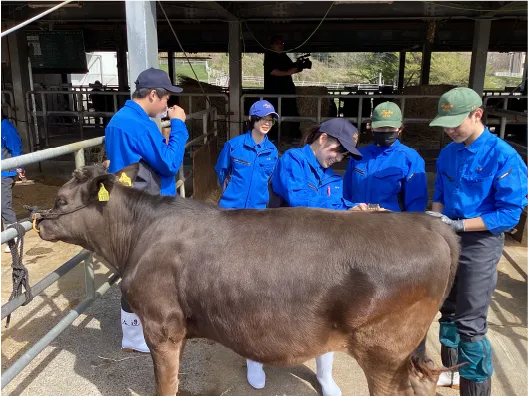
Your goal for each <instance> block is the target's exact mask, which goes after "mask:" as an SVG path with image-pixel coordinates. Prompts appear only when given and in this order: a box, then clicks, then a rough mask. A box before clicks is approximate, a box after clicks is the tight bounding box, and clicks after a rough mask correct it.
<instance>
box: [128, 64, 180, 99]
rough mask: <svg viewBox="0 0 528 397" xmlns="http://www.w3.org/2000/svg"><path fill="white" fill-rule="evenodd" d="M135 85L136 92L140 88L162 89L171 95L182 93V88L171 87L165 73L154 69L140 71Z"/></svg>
mask: <svg viewBox="0 0 528 397" xmlns="http://www.w3.org/2000/svg"><path fill="white" fill-rule="evenodd" d="M135 84H136V90H139V89H141V88H153V89H154V88H163V89H164V90H167V91H169V92H171V93H173V94H177V93H179V92H182V91H183V88H180V87H176V86H175V85H172V83H171V81H170V79H169V75H168V74H167V72H165V71H163V70H161V69H155V68H149V69H147V70H144V71H142V72H141V73H140V74H139V76H138V78H137V80H136V81H135Z"/></svg>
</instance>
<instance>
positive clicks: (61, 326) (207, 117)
mask: <svg viewBox="0 0 528 397" xmlns="http://www.w3.org/2000/svg"><path fill="white" fill-rule="evenodd" d="M187 120H189V121H190V120H202V122H203V134H202V135H200V136H199V137H197V138H195V139H192V140H191V141H189V142H187V143H186V145H185V149H186V150H187V149H192V148H193V147H194V146H195V145H196V144H198V143H200V142H201V141H203V142H204V144H205V143H207V141H208V139H209V138H210V137H211V136H217V132H218V130H217V110H216V108H215V107H211V108H208V109H205V110H202V111H199V112H196V113H193V114H190V115H188V116H187ZM167 126H170V122H169V123H164V124H162V127H167ZM210 126H211V128H209V127H210ZM209 130H210V131H209ZM103 142H104V137H99V138H94V139H89V140H86V141H82V142H75V143H71V144H69V145H65V146H61V147H57V148H50V149H44V150H41V151H38V152H34V153H28V154H24V155H22V156H18V157H12V158H9V159H6V160H2V161H1V162H0V169H1V170H5V169H12V168H17V167H22V166H25V165H29V164H33V163H37V162H41V161H44V160H49V159H52V158H55V157H58V156H62V155H65V154H69V153H74V154H75V168H79V167H83V166H84V165H85V157H84V149H88V148H92V147H95V146H99V145H101V144H102V143H103ZM178 175H179V177H180V180H178V182H177V186H178V185H179V190H180V195H181V196H183V197H185V181H186V180H189V179H190V178H192V176H193V170H191V172H190V173H188V174H187V175H184V172H183V164H182V166H181V167H180V170H179V173H178ZM20 224H21V225H22V226H23V227H24V229H25V230H26V231H28V230H30V229H31V228H32V223H31V222H30V221H23V222H21V223H20ZM18 236H19V235H18V232H17V231H16V230H15V229H12V228H10V229H7V230H5V231H3V232H2V234H1V243H2V244H4V243H5V242H7V241H9V240H12V239H14V238H16V237H18ZM81 262H83V263H84V269H85V272H84V273H85V286H86V298H85V299H84V300H83V301H82V302H81V303H80V304H79V305H77V306H76V307H75V308H74V309H73V310H71V311H70V312H69V313H68V314H67V315H66V316H65V317H64V318H63V319H62V320H61V321H59V323H58V324H57V325H55V326H54V327H53V328H52V329H51V330H50V331H49V332H48V333H47V334H46V335H44V337H42V338H41V339H40V340H39V341H38V342H37V343H35V344H34V345H33V346H31V347H30V348H29V350H28V351H27V352H25V353H24V354H23V355H22V357H20V358H19V359H18V360H17V361H15V363H13V365H11V366H10V367H9V368H8V369H6V370H5V371H3V372H2V380H1V381H2V389H3V388H4V387H6V386H7V385H8V384H9V382H11V381H12V380H13V379H14V378H15V377H16V376H17V375H18V374H19V373H20V372H21V371H22V370H23V369H24V368H25V367H26V366H27V365H28V364H29V363H30V362H31V361H32V360H33V359H34V358H35V357H37V355H38V354H39V353H40V352H41V351H42V350H44V349H45V348H46V346H48V345H49V344H50V343H51V342H53V340H55V339H56V338H57V337H58V336H59V335H60V334H61V333H62V332H63V331H64V330H65V329H66V328H67V327H68V326H69V325H71V324H72V323H73V322H74V321H75V319H77V318H78V317H79V316H80V315H81V314H82V313H84V311H86V309H88V308H89V307H90V306H91V304H92V303H93V302H94V301H95V299H97V298H99V297H100V296H102V295H104V294H105V293H106V292H107V291H108V290H109V289H110V287H111V286H112V285H113V284H115V282H116V281H117V280H118V279H119V276H118V275H117V274H113V275H112V276H111V277H110V278H109V279H108V280H107V281H105V282H104V283H103V284H102V285H101V286H100V287H99V289H97V290H95V282H94V268H93V253H92V252H90V251H87V250H82V251H81V252H80V253H79V254H77V255H76V256H74V257H73V258H71V259H69V260H68V261H66V262H65V263H64V264H63V265H62V266H60V267H59V268H57V269H56V270H55V271H53V272H52V273H50V274H48V275H47V276H46V277H45V278H44V279H42V280H41V281H39V282H38V283H37V284H35V285H34V286H32V287H31V293H32V295H33V297H36V296H37V295H39V294H41V293H42V292H43V291H45V290H46V289H47V288H48V287H49V286H51V285H52V284H54V283H55V282H56V281H57V280H59V279H60V278H61V277H63V276H64V275H65V274H67V273H68V272H69V271H71V270H72V269H74V268H75V267H76V266H77V265H78V264H80V263H81ZM110 270H112V271H114V269H110ZM24 304H25V295H20V296H18V297H17V298H15V299H13V300H11V301H9V302H7V303H6V304H5V305H3V306H2V319H4V318H5V317H7V316H8V315H9V314H11V313H13V312H14V311H15V310H16V309H18V308H19V307H21V306H23V305H24Z"/></svg>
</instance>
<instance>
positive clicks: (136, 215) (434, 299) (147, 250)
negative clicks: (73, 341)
mask: <svg viewBox="0 0 528 397" xmlns="http://www.w3.org/2000/svg"><path fill="white" fill-rule="evenodd" d="M101 186H104V188H105V189H106V191H107V192H108V193H109V200H108V201H99V200H98V192H100V189H101ZM51 211H52V212H49V213H45V214H43V216H42V218H41V219H40V220H39V227H40V236H41V237H42V238H43V239H44V240H50V241H56V240H61V241H65V242H68V243H72V244H77V245H81V246H83V247H84V248H86V249H89V250H92V251H94V252H96V253H97V254H99V255H101V256H102V257H103V258H105V259H106V260H107V261H108V262H109V263H112V264H115V265H116V267H117V268H118V269H119V272H120V274H121V277H122V282H121V290H122V293H123V294H124V295H125V296H126V297H127V299H128V301H129V302H130V305H131V307H132V309H133V310H134V312H135V313H136V314H137V315H138V316H139V317H140V319H141V321H142V323H143V328H144V333H145V339H146V341H147V344H148V346H149V348H150V351H151V354H152V359H153V361H154V371H155V377H156V391H157V393H158V394H175V393H176V391H177V389H178V368H179V360H180V359H179V357H180V354H181V352H182V349H183V342H184V340H185V339H188V338H198V337H200V338H209V339H212V340H215V341H217V342H219V343H221V344H223V345H224V346H227V347H229V348H231V349H233V350H234V351H235V352H237V353H238V354H240V355H241V356H243V357H246V358H249V359H251V360H255V361H259V362H262V363H265V364H272V365H297V364H300V363H302V362H304V361H306V360H308V359H310V358H313V357H315V356H318V355H321V354H323V353H326V352H329V351H345V352H348V353H349V354H350V355H351V356H353V357H354V358H355V359H356V360H357V362H358V363H359V365H360V366H361V368H362V369H363V370H364V372H365V375H366V377H367V381H368V385H369V390H370V393H371V394H389V395H397V394H412V393H413V388H414V392H415V393H419V394H434V390H435V383H436V382H435V381H436V378H437V376H438V373H439V372H440V371H438V370H435V369H434V368H433V366H432V363H431V362H430V360H428V359H427V357H426V355H425V341H424V338H425V336H426V333H427V331H428V328H429V326H430V324H431V322H432V321H433V318H434V316H435V314H436V313H437V311H438V308H439V307H440V305H441V303H442V301H443V299H444V297H445V296H446V294H447V292H448V291H449V290H450V287H451V283H452V280H453V277H454V274H455V271H456V266H457V261H458V253H459V247H458V240H457V237H456V235H455V234H454V232H452V231H451V229H450V228H449V227H448V226H447V225H445V224H443V223H442V222H441V221H440V220H438V219H436V218H433V217H430V216H427V215H425V214H416V213H415V214H413V213H403V214H396V213H360V212H351V211H348V212H347V211H329V210H321V209H309V208H281V209H270V210H222V209H219V208H218V207H215V206H213V205H208V204H205V203H201V202H199V201H195V200H192V199H183V198H180V197H176V198H170V197H161V196H151V195H149V194H147V193H144V192H141V191H138V190H135V189H133V188H129V187H125V186H122V185H121V184H119V183H118V182H117V181H116V179H115V177H114V176H113V175H109V174H107V173H106V170H105V169H104V168H103V167H102V166H90V167H84V168H82V169H80V170H77V171H75V172H74V178H73V179H72V180H70V181H69V182H68V183H66V184H65V185H64V186H63V187H62V188H61V189H60V190H59V193H58V197H57V201H56V204H55V207H54V208H53V210H51ZM411 386H412V387H411Z"/></svg>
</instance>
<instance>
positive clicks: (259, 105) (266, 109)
mask: <svg viewBox="0 0 528 397" xmlns="http://www.w3.org/2000/svg"><path fill="white" fill-rule="evenodd" d="M270 114H271V115H272V116H273V117H274V118H276V119H278V118H279V114H278V113H277V112H275V108H274V107H273V105H272V104H271V103H269V102H268V101H265V100H262V101H257V102H255V103H254V104H253V105H252V106H251V108H250V109H249V115H250V116H257V117H264V116H268V115H270Z"/></svg>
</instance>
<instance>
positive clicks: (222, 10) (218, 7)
mask: <svg viewBox="0 0 528 397" xmlns="http://www.w3.org/2000/svg"><path fill="white" fill-rule="evenodd" d="M207 4H209V7H211V8H212V9H213V10H215V11H218V12H219V13H220V14H222V15H223V16H225V17H226V18H227V20H228V21H231V22H237V21H238V17H237V16H235V15H234V14H232V13H231V12H229V11H228V10H227V9H225V8H224V7H223V6H222V5H220V4H219V3H217V2H216V1H208V2H207Z"/></svg>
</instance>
